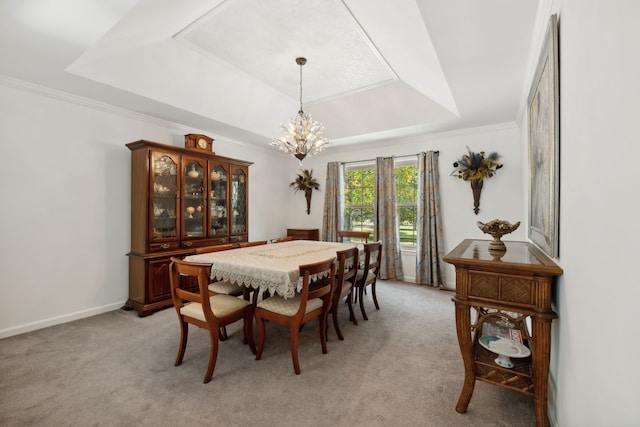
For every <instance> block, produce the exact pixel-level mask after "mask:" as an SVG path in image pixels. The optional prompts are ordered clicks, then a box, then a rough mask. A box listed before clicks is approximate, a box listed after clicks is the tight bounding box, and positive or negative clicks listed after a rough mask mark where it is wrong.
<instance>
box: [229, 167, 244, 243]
mask: <svg viewBox="0 0 640 427" xmlns="http://www.w3.org/2000/svg"><path fill="white" fill-rule="evenodd" d="M231 170H232V177H231V210H232V212H231V234H244V233H246V232H247V172H246V169H245V168H242V167H232V169H231Z"/></svg>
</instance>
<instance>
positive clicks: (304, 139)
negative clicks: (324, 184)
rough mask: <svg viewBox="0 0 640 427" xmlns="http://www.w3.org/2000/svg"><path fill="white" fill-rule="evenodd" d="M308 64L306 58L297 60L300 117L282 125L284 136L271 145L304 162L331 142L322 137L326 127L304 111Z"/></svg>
mask: <svg viewBox="0 0 640 427" xmlns="http://www.w3.org/2000/svg"><path fill="white" fill-rule="evenodd" d="M306 63H307V59H306V58H296V64H298V65H299V66H300V110H299V111H298V115H297V116H296V117H295V118H293V119H291V120H289V123H287V124H286V125H285V124H284V123H280V129H282V133H283V135H282V136H281V137H280V138H278V139H276V140H274V141H272V142H271V143H270V144H271V145H275V146H277V147H278V148H279V149H280V151H284V152H285V153H287V154H291V155H292V156H293V157H295V158H297V159H298V160H300V164H301V165H302V160H303V159H304V158H305V157H311V156H313V155H314V154H317V153H319V152H321V151H323V150H324V149H325V148H327V144H329V140H328V139H327V138H325V137H324V136H322V131H323V130H324V126H322V124H321V123H320V122H318V121H316V120H313V119H312V118H311V115H310V114H307V113H305V112H304V111H303V109H302V66H303V65H304V64H306Z"/></svg>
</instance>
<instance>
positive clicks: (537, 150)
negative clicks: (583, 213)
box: [528, 15, 560, 258]
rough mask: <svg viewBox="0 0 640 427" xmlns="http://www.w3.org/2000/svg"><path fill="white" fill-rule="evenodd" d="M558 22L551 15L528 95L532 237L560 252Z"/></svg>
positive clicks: (551, 251) (544, 247) (555, 253)
mask: <svg viewBox="0 0 640 427" xmlns="http://www.w3.org/2000/svg"><path fill="white" fill-rule="evenodd" d="M558 71H559V67H558V22H557V16H556V15H551V17H550V20H549V25H548V27H547V32H546V35H545V39H544V43H543V45H542V50H541V52H540V58H539V60H538V66H537V67H536V73H535V75H534V78H533V83H532V86H531V91H530V92H529V98H528V113H529V116H528V120H529V167H530V169H529V171H530V174H529V176H530V180H529V239H530V240H531V241H532V242H534V243H535V244H536V245H538V246H539V247H540V248H541V249H542V250H543V251H544V252H545V253H547V254H548V255H549V256H550V257H553V258H556V257H558V255H559V242H558V228H559V224H558V222H559V205H560V162H559V159H560V97H559V94H560V93H559V73H558Z"/></svg>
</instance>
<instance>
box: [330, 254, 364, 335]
mask: <svg viewBox="0 0 640 427" xmlns="http://www.w3.org/2000/svg"><path fill="white" fill-rule="evenodd" d="M336 255H337V263H338V266H337V268H336V271H337V273H336V285H335V289H334V290H333V297H332V302H331V317H332V319H333V327H334V328H335V330H336V334H337V335H338V339H340V340H344V336H343V335H342V331H341V330H340V325H339V322H338V308H339V307H340V302H341V301H342V299H343V298H344V297H346V303H347V306H348V307H349V320H351V321H352V322H353V323H354V324H355V325H357V324H358V322H357V321H356V317H355V316H354V315H353V295H352V291H353V282H354V280H355V277H356V274H357V272H358V262H359V255H358V248H357V247H354V248H350V249H345V250H343V251H337V252H336Z"/></svg>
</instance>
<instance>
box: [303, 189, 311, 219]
mask: <svg viewBox="0 0 640 427" xmlns="http://www.w3.org/2000/svg"><path fill="white" fill-rule="evenodd" d="M311 191H312V190H311V189H309V190H304V197H305V199H307V215H309V214H310V213H311Z"/></svg>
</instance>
